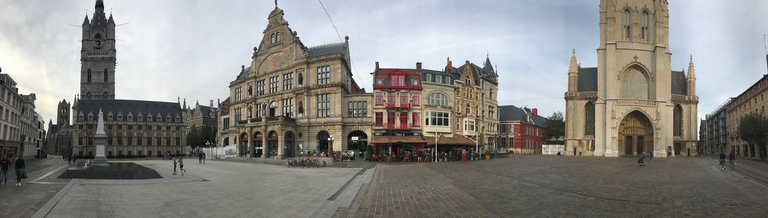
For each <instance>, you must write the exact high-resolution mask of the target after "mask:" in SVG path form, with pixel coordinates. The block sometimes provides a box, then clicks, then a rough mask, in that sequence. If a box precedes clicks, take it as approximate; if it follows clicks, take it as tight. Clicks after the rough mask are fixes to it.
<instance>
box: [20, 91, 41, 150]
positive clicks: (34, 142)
mask: <svg viewBox="0 0 768 218" xmlns="http://www.w3.org/2000/svg"><path fill="white" fill-rule="evenodd" d="M21 98H22V99H23V100H24V105H23V106H22V108H21V132H22V136H24V137H23V140H24V143H23V144H24V147H23V155H24V158H25V159H32V158H34V157H35V156H36V155H39V154H41V153H40V152H45V151H44V150H43V137H44V134H43V132H44V131H45V130H44V129H43V128H44V127H45V121H43V118H42V116H40V114H38V113H37V112H35V100H37V95H35V93H32V94H29V95H21Z"/></svg>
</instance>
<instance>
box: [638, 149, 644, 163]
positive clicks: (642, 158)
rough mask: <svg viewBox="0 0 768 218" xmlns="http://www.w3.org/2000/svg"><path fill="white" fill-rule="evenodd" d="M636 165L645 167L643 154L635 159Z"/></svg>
mask: <svg viewBox="0 0 768 218" xmlns="http://www.w3.org/2000/svg"><path fill="white" fill-rule="evenodd" d="M637 165H640V166H645V152H643V153H642V154H640V158H639V159H637Z"/></svg>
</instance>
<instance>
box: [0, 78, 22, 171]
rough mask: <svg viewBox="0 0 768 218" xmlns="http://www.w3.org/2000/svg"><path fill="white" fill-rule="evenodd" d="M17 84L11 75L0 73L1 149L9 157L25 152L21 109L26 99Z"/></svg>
mask: <svg viewBox="0 0 768 218" xmlns="http://www.w3.org/2000/svg"><path fill="white" fill-rule="evenodd" d="M16 85H17V84H16V81H14V80H13V78H11V76H10V75H8V74H0V89H2V90H1V91H2V92H0V93H1V94H2V95H0V151H2V154H3V155H8V156H9V157H18V155H20V154H22V152H23V151H22V150H23V148H22V147H21V134H23V133H22V132H21V125H22V124H21V109H22V106H23V105H24V100H23V99H22V98H21V95H19V88H17V87H16Z"/></svg>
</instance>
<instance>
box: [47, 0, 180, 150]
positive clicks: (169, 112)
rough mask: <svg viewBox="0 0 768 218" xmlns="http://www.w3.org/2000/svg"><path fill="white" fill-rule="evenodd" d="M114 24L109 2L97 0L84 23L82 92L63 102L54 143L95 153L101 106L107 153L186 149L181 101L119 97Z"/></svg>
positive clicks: (53, 132)
mask: <svg viewBox="0 0 768 218" xmlns="http://www.w3.org/2000/svg"><path fill="white" fill-rule="evenodd" d="M115 27H116V25H115V21H114V19H113V18H112V15H111V14H110V15H109V17H107V15H106V13H104V1H103V0H97V1H96V4H95V11H94V12H93V16H92V17H91V19H89V18H88V16H87V15H86V16H85V19H84V20H83V24H82V40H81V50H80V63H81V70H80V94H79V95H78V96H76V97H75V99H74V101H72V102H66V101H62V102H60V103H59V108H58V110H57V121H58V123H57V124H56V125H51V126H49V132H48V136H47V138H48V141H49V143H53V146H54V147H56V148H57V151H58V149H59V148H60V147H62V146H64V147H66V148H67V152H66V153H71V154H74V155H75V156H81V157H91V156H93V155H94V152H95V144H94V141H93V136H94V135H95V133H96V124H97V122H98V114H99V111H102V112H103V113H104V127H105V131H106V133H107V136H108V137H109V138H108V139H107V151H106V155H107V156H108V157H110V158H112V157H133V156H136V157H145V156H146V157H151V156H153V155H158V156H159V155H160V154H161V153H164V152H170V153H172V154H181V153H184V152H185V146H184V144H185V135H184V126H185V124H184V122H186V119H185V117H184V115H183V110H182V107H181V106H180V103H179V102H159V101H145V100H127V99H116V98H115V84H116V78H115V67H116V65H117V55H116V54H117V50H116V47H115V43H116V41H115ZM70 106H71V110H70ZM70 118H71V119H70ZM49 124H50V122H49Z"/></svg>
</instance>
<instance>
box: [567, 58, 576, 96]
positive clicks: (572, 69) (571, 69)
mask: <svg viewBox="0 0 768 218" xmlns="http://www.w3.org/2000/svg"><path fill="white" fill-rule="evenodd" d="M578 81H579V65H578V62H576V48H573V51H572V53H571V64H570V66H568V92H569V93H574V94H575V93H576V92H578V91H579V89H578V85H579V82H578Z"/></svg>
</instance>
